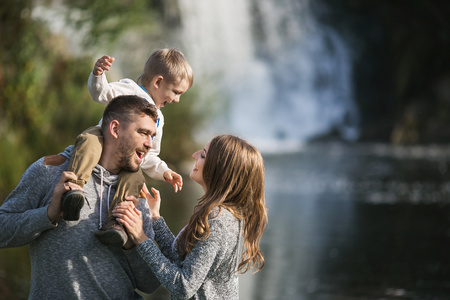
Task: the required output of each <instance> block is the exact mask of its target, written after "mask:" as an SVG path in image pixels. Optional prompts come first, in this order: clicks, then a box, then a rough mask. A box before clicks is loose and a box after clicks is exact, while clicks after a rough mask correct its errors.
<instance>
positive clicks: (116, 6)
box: [64, 0, 161, 45]
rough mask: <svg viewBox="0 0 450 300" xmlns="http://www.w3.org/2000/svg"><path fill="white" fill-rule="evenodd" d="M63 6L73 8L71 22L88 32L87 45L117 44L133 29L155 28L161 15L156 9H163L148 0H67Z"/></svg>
mask: <svg viewBox="0 0 450 300" xmlns="http://www.w3.org/2000/svg"><path fill="white" fill-rule="evenodd" d="M64 3H65V5H66V6H67V7H68V8H70V9H69V10H68V13H67V20H68V22H69V23H72V24H73V25H74V26H75V28H77V29H78V30H84V31H86V35H85V36H84V42H85V44H86V45H95V44H98V43H99V42H100V41H104V40H106V41H109V42H115V41H117V39H118V38H119V37H120V35H121V34H122V33H123V32H125V31H127V30H128V29H130V28H133V27H143V26H149V25H150V26H151V25H153V24H155V20H158V15H157V14H156V12H155V11H154V9H155V8H160V6H161V4H160V3H159V2H157V1H148V0H95V1H91V0H78V1H70V0H66V1H64ZM155 3H156V4H155ZM149 20H152V21H151V22H149Z"/></svg>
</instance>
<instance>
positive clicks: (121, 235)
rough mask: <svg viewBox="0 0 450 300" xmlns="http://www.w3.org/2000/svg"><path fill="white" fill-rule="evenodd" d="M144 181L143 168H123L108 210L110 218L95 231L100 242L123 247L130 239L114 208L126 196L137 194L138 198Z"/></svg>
mask: <svg viewBox="0 0 450 300" xmlns="http://www.w3.org/2000/svg"><path fill="white" fill-rule="evenodd" d="M144 183H145V178H144V175H143V174H142V171H141V170H139V171H137V172H128V171H123V170H122V171H121V172H120V173H119V178H118V182H117V189H116V193H115V194H114V198H113V201H112V203H111V205H110V207H109V211H108V220H107V222H106V223H105V224H104V225H103V226H102V228H100V229H99V230H98V231H97V232H96V233H95V236H96V237H97V238H98V239H99V240H100V242H102V243H103V244H105V245H107V246H117V247H122V246H123V245H125V243H126V242H127V240H128V235H127V232H126V231H125V228H123V226H122V225H121V224H119V222H117V221H116V218H115V217H114V216H113V215H112V210H113V209H114V208H115V207H116V206H117V205H118V204H119V203H120V202H122V201H125V197H126V196H135V197H136V198H138V197H139V193H140V192H141V190H142V187H143V186H144Z"/></svg>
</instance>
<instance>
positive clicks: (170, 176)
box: [164, 170, 183, 193]
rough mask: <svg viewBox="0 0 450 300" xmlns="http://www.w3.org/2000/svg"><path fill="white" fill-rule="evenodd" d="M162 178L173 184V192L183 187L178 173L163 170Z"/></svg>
mask: <svg viewBox="0 0 450 300" xmlns="http://www.w3.org/2000/svg"><path fill="white" fill-rule="evenodd" d="M164 180H165V181H167V182H168V183H170V184H171V185H173V188H174V189H175V193H176V192H178V191H181V188H182V187H183V178H182V177H181V175H180V174H178V173H176V172H174V171H172V170H167V171H165V172H164Z"/></svg>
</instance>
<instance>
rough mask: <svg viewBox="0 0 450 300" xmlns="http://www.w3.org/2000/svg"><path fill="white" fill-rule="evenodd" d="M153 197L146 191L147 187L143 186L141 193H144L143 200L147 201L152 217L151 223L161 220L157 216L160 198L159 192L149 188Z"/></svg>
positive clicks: (158, 215)
mask: <svg viewBox="0 0 450 300" xmlns="http://www.w3.org/2000/svg"><path fill="white" fill-rule="evenodd" d="M151 190H152V193H153V195H154V196H153V195H152V194H151V193H150V192H149V191H148V189H147V186H146V185H145V184H144V186H143V187H142V191H143V192H144V196H145V199H146V200H147V203H148V206H149V208H150V213H151V215H152V221H155V220H157V219H159V218H161V216H160V214H159V209H160V207H161V196H160V195H159V191H158V190H157V189H155V188H151Z"/></svg>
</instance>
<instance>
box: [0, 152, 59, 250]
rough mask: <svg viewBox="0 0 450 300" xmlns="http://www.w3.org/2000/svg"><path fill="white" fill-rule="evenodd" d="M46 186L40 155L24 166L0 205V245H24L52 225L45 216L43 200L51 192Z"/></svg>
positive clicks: (47, 184)
mask: <svg viewBox="0 0 450 300" xmlns="http://www.w3.org/2000/svg"><path fill="white" fill-rule="evenodd" d="M38 180H40V182H39V183H38ZM48 186H49V178H48V174H47V172H45V166H44V163H43V158H41V159H40V160H38V161H37V162H35V163H34V164H32V165H31V166H30V167H29V168H28V169H27V171H26V172H25V173H24V174H23V176H22V178H21V179H20V182H19V184H18V185H17V187H16V188H15V189H14V190H13V191H12V192H11V194H10V195H9V196H8V197H7V198H6V200H5V202H4V204H3V205H2V206H1V207H0V228H1V230H0V248H11V247H20V246H24V245H27V244H29V243H30V242H32V241H33V240H34V239H36V238H37V237H38V236H39V235H40V234H41V233H42V232H43V231H45V230H47V229H50V228H54V227H56V225H54V224H52V223H51V221H50V219H49V217H48V215H47V207H48V205H47V203H46V202H47V201H45V200H46V199H48V198H50V199H51V197H52V194H53V189H48ZM49 193H50V194H49Z"/></svg>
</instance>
